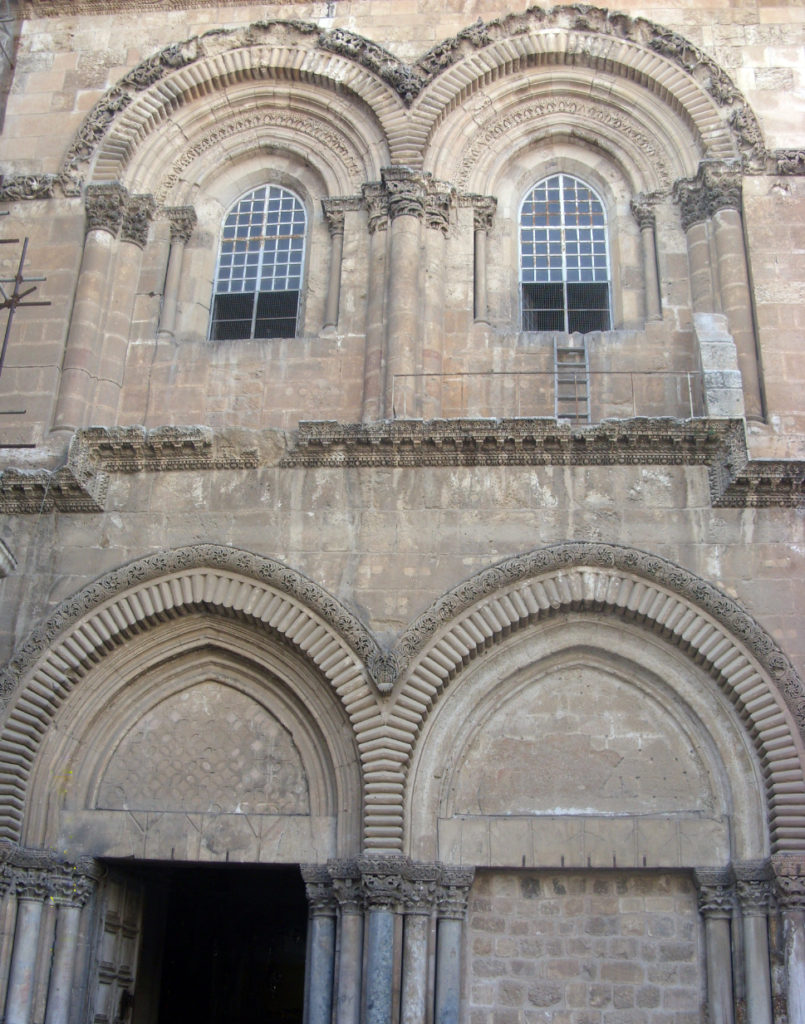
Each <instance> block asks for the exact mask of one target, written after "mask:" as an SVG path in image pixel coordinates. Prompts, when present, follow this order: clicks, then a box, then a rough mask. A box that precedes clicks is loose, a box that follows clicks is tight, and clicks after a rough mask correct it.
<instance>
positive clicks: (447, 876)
mask: <svg viewBox="0 0 805 1024" xmlns="http://www.w3.org/2000/svg"><path fill="white" fill-rule="evenodd" d="M474 877H475V868H464V867H442V869H441V871H440V873H439V883H438V889H437V894H436V900H437V906H438V910H439V917H441V918H448V919H450V920H453V921H463V919H464V915H465V914H466V912H467V899H468V897H469V892H470V886H471V885H472V880H473V878H474Z"/></svg>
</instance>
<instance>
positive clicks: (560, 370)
mask: <svg viewBox="0 0 805 1024" xmlns="http://www.w3.org/2000/svg"><path fill="white" fill-rule="evenodd" d="M553 353H554V360H553V361H554V375H555V384H554V400H555V410H556V411H555V416H556V418H557V419H558V420H565V421H567V422H568V423H589V422H590V364H589V359H588V357H587V342H586V341H585V339H584V336H583V335H581V334H576V335H571V336H570V337H569V338H562V339H561V340H560V339H559V338H555V339H554V343H553Z"/></svg>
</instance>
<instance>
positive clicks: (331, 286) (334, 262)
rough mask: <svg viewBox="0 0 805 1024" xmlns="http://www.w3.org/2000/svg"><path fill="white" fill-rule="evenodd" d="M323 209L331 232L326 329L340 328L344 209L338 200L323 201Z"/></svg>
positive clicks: (325, 310)
mask: <svg viewBox="0 0 805 1024" xmlns="http://www.w3.org/2000/svg"><path fill="white" fill-rule="evenodd" d="M322 209H323V210H324V216H325V217H326V219H327V227H328V229H329V231H330V272H329V275H328V278H327V300H326V303H325V308H324V325H323V326H324V327H337V326H338V306H339V303H340V300H341V265H342V263H343V259H344V220H345V215H344V209H343V206H341V205H339V204H338V200H327V199H324V200H322Z"/></svg>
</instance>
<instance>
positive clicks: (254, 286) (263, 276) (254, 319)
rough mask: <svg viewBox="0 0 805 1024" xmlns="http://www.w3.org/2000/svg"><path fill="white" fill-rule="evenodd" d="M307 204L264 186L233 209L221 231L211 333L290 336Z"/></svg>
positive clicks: (284, 191) (224, 336)
mask: <svg viewBox="0 0 805 1024" xmlns="http://www.w3.org/2000/svg"><path fill="white" fill-rule="evenodd" d="M306 223H307V222H306V217H305V208H304V206H303V205H302V203H301V202H300V200H299V199H298V198H297V197H296V196H295V195H294V194H293V193H292V192H289V191H288V190H287V189H284V188H281V187H280V186H279V185H264V186H262V187H261V188H256V189H254V191H252V192H249V193H247V194H246V195H245V196H242V197H241V198H240V199H239V200H238V201H237V202H236V203H235V205H234V206H233V207H232V208H231V209H230V211H229V213H228V214H227V215H226V218H225V220H224V225H223V230H222V232H221V248H220V250H219V253H218V269H217V271H216V274H215V294H214V296H213V308H212V320H211V323H210V338H212V339H213V340H221V339H227V338H233V339H234V338H292V337H293V336H294V335H295V334H296V316H297V312H298V309H299V292H300V289H301V287H302V266H303V262H304V254H305V228H306Z"/></svg>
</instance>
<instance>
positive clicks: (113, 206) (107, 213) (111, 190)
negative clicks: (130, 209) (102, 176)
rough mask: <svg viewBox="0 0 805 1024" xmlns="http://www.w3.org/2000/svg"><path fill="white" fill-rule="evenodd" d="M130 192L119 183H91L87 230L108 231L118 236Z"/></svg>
mask: <svg viewBox="0 0 805 1024" xmlns="http://www.w3.org/2000/svg"><path fill="white" fill-rule="evenodd" d="M127 200H128V192H127V191H126V189H125V188H123V186H122V185H119V184H117V183H114V184H109V185H90V186H89V188H88V189H87V194H86V199H85V203H86V211H87V225H86V226H87V231H88V232H89V231H108V232H109V234H110V235H112V237H113V238H116V237H117V234H118V232H119V231H120V225H121V224H122V223H123V217H124V215H125V212H126V204H127Z"/></svg>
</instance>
